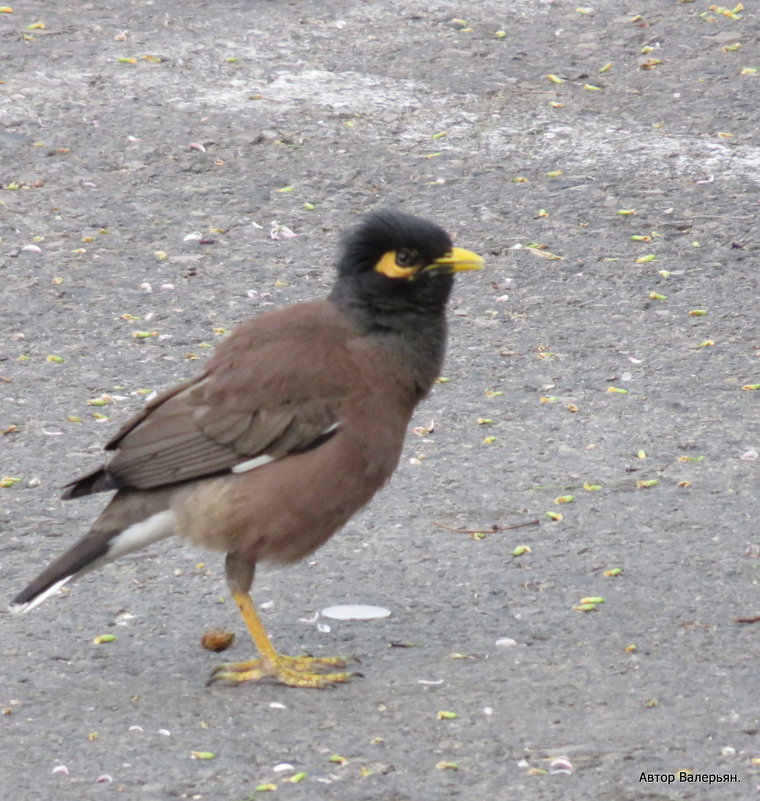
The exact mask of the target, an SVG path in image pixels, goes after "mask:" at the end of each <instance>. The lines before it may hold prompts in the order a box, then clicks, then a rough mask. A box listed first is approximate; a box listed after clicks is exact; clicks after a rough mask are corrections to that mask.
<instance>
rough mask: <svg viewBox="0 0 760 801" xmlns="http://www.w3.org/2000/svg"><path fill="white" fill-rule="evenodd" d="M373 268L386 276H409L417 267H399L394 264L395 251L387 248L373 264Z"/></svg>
mask: <svg viewBox="0 0 760 801" xmlns="http://www.w3.org/2000/svg"><path fill="white" fill-rule="evenodd" d="M375 270H376V271H377V272H379V273H382V274H383V275H386V276H388V278H411V276H412V275H414V273H416V272H417V267H415V266H412V267H401V266H400V265H398V264H396V251H395V250H389V251H388V252H387V253H383V255H382V256H381V258H380V260H379V261H378V263H377V264H376V265H375Z"/></svg>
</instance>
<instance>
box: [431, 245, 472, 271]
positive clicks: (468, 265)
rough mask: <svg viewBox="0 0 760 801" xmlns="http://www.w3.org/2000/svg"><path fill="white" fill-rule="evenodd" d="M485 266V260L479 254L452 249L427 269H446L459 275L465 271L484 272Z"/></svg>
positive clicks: (461, 249) (462, 249)
mask: <svg viewBox="0 0 760 801" xmlns="http://www.w3.org/2000/svg"><path fill="white" fill-rule="evenodd" d="M483 264H484V262H483V259H482V258H481V257H480V256H478V254H477V253H473V252H472V251H471V250H465V249H464V248H451V250H450V251H449V252H448V253H447V254H446V255H445V256H441V258H440V259H436V260H435V261H434V262H433V263H432V264H431V265H430V266H429V267H428V268H427V269H428V270H434V269H435V268H436V267H446V268H448V269H449V270H450V271H451V272H452V273H459V272H462V271H464V270H482V269H483Z"/></svg>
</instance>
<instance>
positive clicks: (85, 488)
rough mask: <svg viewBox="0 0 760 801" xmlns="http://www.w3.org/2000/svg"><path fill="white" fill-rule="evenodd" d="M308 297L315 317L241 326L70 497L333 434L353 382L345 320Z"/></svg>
mask: <svg viewBox="0 0 760 801" xmlns="http://www.w3.org/2000/svg"><path fill="white" fill-rule="evenodd" d="M305 305H306V306H307V307H309V306H316V307H317V311H318V312H319V313H318V314H317V315H316V317H317V320H312V319H310V318H309V315H308V314H307V315H301V317H304V316H305V318H306V319H301V320H299V321H298V323H297V324H296V325H289V324H288V322H287V318H286V316H285V315H284V314H280V313H278V312H274V313H269V314H266V315H263V316H262V318H254V319H253V320H250V321H248V322H247V323H244V324H243V325H242V326H240V327H239V328H238V329H237V330H236V331H235V332H234V333H233V334H232V335H231V336H230V337H229V339H227V340H225V341H224V342H223V343H222V344H221V345H220V346H219V347H218V348H217V351H216V352H215V354H214V356H213V357H212V358H211V359H210V360H209V362H208V365H207V367H206V370H205V371H204V373H203V374H201V375H200V376H199V377H198V378H196V379H194V380H193V381H191V382H188V383H187V384H184V385H181V386H179V387H175V388H173V389H171V390H169V391H167V392H165V393H163V394H162V395H159V396H158V397H157V398H155V399H154V400H153V401H152V402H151V403H149V404H148V405H147V406H146V407H145V409H144V410H143V411H142V412H140V413H139V414H138V415H136V416H135V417H134V418H132V419H131V420H130V421H129V422H128V423H127V424H126V425H125V426H124V427H123V428H122V429H121V431H119V433H118V434H117V435H116V436H115V437H114V438H113V439H112V440H111V441H110V442H109V443H108V445H107V446H106V447H107V449H109V450H113V451H114V455H113V457H112V458H111V460H110V461H109V462H108V463H107V464H106V465H105V466H104V467H103V468H102V472H101V471H96V473H94V474H91V475H90V476H86V477H85V478H83V479H80V480H79V481H78V482H74V483H73V486H72V489H70V490H69V491H68V492H67V493H66V496H65V497H76V496H78V495H82V494H88V493H89V492H93V491H98V490H101V489H114V488H122V487H132V488H136V489H150V488H155V487H161V486H165V485H168V484H176V483H178V482H181V481H187V480H190V479H196V478H202V477H203V476H210V475H214V474H219V473H222V472H225V471H229V470H232V471H233V472H242V471H244V470H248V469H253V468H255V467H258V466H260V465H263V464H265V463H266V462H268V461H271V460H273V459H277V458H280V457H282V456H285V455H287V454H289V453H295V452H299V451H304V450H308V449H310V448H313V447H316V446H317V445H319V444H321V443H322V442H323V441H325V440H326V439H329V437H330V436H332V434H333V433H335V432H336V431H337V429H338V428H339V425H340V416H341V411H342V407H343V401H344V398H345V396H346V394H347V393H348V392H349V391H350V388H351V384H350V381H349V380H348V379H347V376H346V371H345V370H344V369H343V368H341V366H340V365H341V364H345V360H346V351H345V347H344V343H345V337H346V330H345V325H344V324H342V323H341V322H340V321H334V324H333V329H330V328H329V325H328V323H329V322H330V321H331V319H332V318H331V316H330V315H328V316H327V318H326V319H322V318H323V317H324V316H325V315H324V313H323V312H324V310H323V309H320V306H322V305H324V304H317V303H315V304H305ZM312 316H314V315H312ZM264 318H266V322H267V325H266V326H265V327H263V328H262V326H261V325H260V323H259V322H258V321H259V320H260V319H261V320H262V321H263V320H264ZM326 327H327V331H328V332H330V333H329V335H327V336H326V335H325V331H326ZM317 331H318V332H319V337H318V338H317V337H316V333H317Z"/></svg>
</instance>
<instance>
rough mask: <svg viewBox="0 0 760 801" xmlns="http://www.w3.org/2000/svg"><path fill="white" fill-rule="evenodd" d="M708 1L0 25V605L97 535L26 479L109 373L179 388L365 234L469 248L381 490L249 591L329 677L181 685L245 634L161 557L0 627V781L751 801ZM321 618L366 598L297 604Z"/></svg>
mask: <svg viewBox="0 0 760 801" xmlns="http://www.w3.org/2000/svg"><path fill="white" fill-rule="evenodd" d="M45 5H47V6H48V7H47V8H45ZM745 5H746V6H747V9H745V10H744V11H738V12H735V13H733V14H732V13H731V12H730V11H728V12H727V13H723V12H722V11H721V10H720V9H718V10H712V11H711V10H709V8H708V6H709V3H708V2H707V0H702V2H699V0H698V1H697V2H693V3H689V2H675V0H668V1H667V2H665V1H664V0H660V2H654V0H645V1H644V2H642V3H639V4H638V5H637V6H628V5H623V4H620V3H618V2H614V0H598V2H596V3H595V4H594V5H593V8H589V9H583V8H577V7H576V6H575V4H574V3H571V2H539V1H538V0H524V2H518V1H517V0H513V1H512V2H509V3H505V2H503V1H501V2H496V0H480V1H479V2H477V3H474V2H460V3H456V2H449V0H438V2H435V3H433V4H432V5H431V4H429V5H428V6H424V4H423V5H420V4H419V3H418V4H414V3H411V2H408V0H382V1H381V0H365V2H348V0H335V2H331V3H320V2H316V1H313V2H309V1H308V0H291V1H290V2H286V1H285V0H283V1H282V2H279V1H277V0H271V1H270V2H264V1H263V0H259V2H256V0H246V2H242V1H240V2H232V1H231V0H227V1H226V2H225V0H220V2H216V3H213V4H210V5H209V4H200V3H192V2H189V1H188V0H178V1H177V2H175V3H172V4H163V3H151V2H135V1H134V0H125V1H124V2H121V3H116V2H113V0H104V2H98V3H88V4H79V3H74V2H68V3H66V2H64V3H59V4H55V5H53V4H40V3H32V2H25V0H19V2H16V3H13V6H14V12H13V13H2V14H0V81H2V83H0V124H1V127H0V185H2V186H3V188H4V189H3V191H0V237H2V239H1V240H0V254H1V255H0V298H1V299H2V300H1V304H2V319H1V320H0V358H1V359H3V361H2V362H0V379H2V383H0V404H1V406H0V430H2V432H3V434H4V436H0V449H1V450H0V476H5V477H7V478H11V479H13V478H18V479H20V481H19V482H18V483H15V485H14V486H12V487H8V488H4V489H0V563H1V567H2V571H3V582H2V586H3V590H4V594H5V595H6V596H7V597H8V598H10V597H11V596H12V595H13V594H15V593H16V592H17V591H18V590H19V589H20V588H21V587H22V586H23V585H24V583H25V581H26V580H27V579H28V578H30V577H31V575H32V574H34V573H35V572H36V571H37V569H38V568H39V567H40V566H41V565H42V564H43V563H45V562H46V561H47V560H48V559H50V558H51V557H52V556H53V555H54V554H56V553H58V552H60V551H61V550H62V549H63V548H64V547H65V546H66V545H68V544H69V543H71V542H72V541H73V540H74V539H75V538H76V537H78V536H80V535H81V534H82V533H83V532H84V531H85V530H86V528H87V525H88V522H89V521H91V520H92V519H93V517H94V515H95V514H96V513H97V510H98V509H99V508H100V505H101V503H102V500H101V499H94V500H88V501H81V502H77V503H71V504H62V503H61V502H59V501H58V500H57V498H58V493H59V487H60V486H61V485H62V484H63V483H64V482H65V481H66V480H68V479H70V478H72V477H74V476H76V475H77V474H79V473H80V472H82V471H84V470H87V469H88V468H91V467H93V466H95V465H96V464H97V463H98V460H99V458H100V457H99V452H98V451H99V446H100V445H102V443H103V442H104V441H105V440H106V438H107V437H108V436H109V435H110V434H111V433H113V432H114V430H115V429H116V427H117V426H118V425H119V423H120V422H121V421H123V420H124V419H125V418H126V417H127V416H128V415H130V414H131V413H133V412H134V411H135V410H136V409H138V408H139V406H140V404H141V402H142V397H143V395H141V392H143V391H144V390H145V389H160V388H162V387H165V386H168V385H170V384H172V383H174V382H175V381H177V380H178V379H180V378H181V377H183V376H187V375H189V374H191V373H192V372H194V370H195V369H197V366H198V365H197V364H196V363H194V362H193V359H195V358H196V357H197V358H201V359H202V358H204V357H205V355H206V354H207V353H208V350H207V348H208V346H210V345H212V344H213V343H214V341H216V340H218V338H219V336H220V335H221V334H220V331H221V330H222V329H228V328H230V327H231V326H233V325H234V324H235V323H236V322H238V321H239V320H241V319H243V318H245V317H247V316H249V315H251V314H255V313H256V312H257V311H259V310H260V309H262V308H264V307H266V306H269V305H276V306H279V305H283V304H285V303H288V302H291V301H295V300H299V299H303V298H307V297H315V296H320V295H322V294H324V292H325V291H326V289H327V287H328V286H329V284H330V281H331V259H332V255H333V254H334V252H335V248H336V242H337V238H338V235H339V233H340V231H341V230H343V229H344V228H345V227H346V226H347V225H349V224H351V223H352V222H353V221H354V220H355V219H356V217H357V215H358V214H359V213H360V212H362V211H365V210H367V209H369V208H373V207H377V206H382V205H397V204H398V205H401V206H403V207H404V208H405V209H407V210H409V211H413V212H417V213H421V214H424V215H426V216H429V217H431V218H433V219H435V220H437V221H439V222H440V223H441V224H443V225H445V226H446V227H447V228H448V229H449V230H450V231H451V232H452V233H453V234H455V235H456V239H457V241H458V242H459V244H461V245H463V246H465V247H470V248H473V249H475V250H478V251H479V252H481V253H482V254H483V255H484V256H486V257H487V259H488V269H487V270H486V271H484V272H483V273H480V274H477V275H467V276H464V278H463V279H462V280H461V281H460V282H459V286H458V289H457V292H456V297H455V299H454V301H453V304H452V325H451V343H450V356H449V359H448V362H447V366H446V372H445V375H446V377H447V378H448V379H449V381H448V382H447V383H442V384H440V385H438V386H437V387H436V390H435V392H434V394H433V396H432V398H431V399H430V400H429V401H428V402H427V403H426V404H425V406H424V407H423V408H421V409H420V410H419V413H418V414H417V415H416V419H415V426H428V425H429V423H430V421H431V420H434V421H435V426H434V431H433V432H432V433H430V434H429V435H428V436H415V434H414V433H412V432H410V435H409V442H408V448H407V452H406V454H405V457H404V459H403V463H402V465H401V467H400V469H399V472H398V474H397V476H396V477H395V479H394V481H393V482H392V484H391V485H390V486H389V488H388V489H387V490H386V491H385V492H384V493H383V494H382V495H381V496H380V497H379V498H378V499H377V500H376V501H375V502H374V503H373V504H372V506H371V507H370V508H369V509H368V510H367V511H365V512H364V513H363V514H362V515H361V516H359V517H357V518H356V519H355V520H354V521H353V522H352V523H351V524H350V525H349V526H348V527H347V529H346V531H345V532H344V533H343V534H341V535H340V536H338V537H336V538H334V539H333V540H332V542H331V543H330V544H329V545H328V546H327V547H325V548H324V549H323V550H322V551H320V552H319V553H318V554H316V557H315V558H314V559H313V560H311V561H309V562H308V563H303V564H301V565H299V566H297V567H295V568H292V569H289V570H287V571H282V572H269V573H266V572H264V573H262V575H261V576H260V577H259V579H258V581H257V585H256V597H257V599H258V601H259V602H262V603H266V602H271V606H269V607H268V608H267V609H266V612H265V619H266V623H267V625H268V626H269V628H270V630H271V631H272V633H273V635H274V637H275V640H276V642H277V643H278V644H279V645H280V646H281V647H282V648H283V649H284V650H286V651H288V650H289V651H296V652H297V651H303V650H310V651H312V652H314V653H335V652H353V653H357V654H358V655H360V656H361V658H362V661H363V668H362V669H363V672H364V673H365V678H364V679H363V680H357V681H355V682H354V683H352V684H351V685H349V686H344V687H341V688H339V689H336V690H334V691H329V692H308V691H297V690H288V689H286V688H282V687H280V686H276V685H266V684H262V685H259V686H248V687H244V688H239V689H237V690H229V689H225V688H219V687H213V688H210V689H206V688H205V687H204V681H205V678H206V674H207V672H208V671H209V670H210V668H211V667H212V666H213V665H214V664H215V663H216V662H217V661H218V657H217V656H216V655H214V654H211V653H209V652H207V651H204V650H202V649H201V648H200V646H199V644H198V641H199V637H200V635H201V633H202V631H203V630H205V629H206V628H207V627H209V626H212V625H223V626H227V627H231V628H234V629H236V630H238V632H239V633H241V634H242V632H240V628H241V626H240V623H239V621H238V619H237V614H236V610H234V608H233V606H232V604H231V603H230V602H229V601H226V600H225V587H224V581H223V575H222V567H221V563H220V559H219V558H217V557H216V556H212V555H206V554H201V553H199V552H197V551H193V550H191V549H190V548H188V547H179V546H177V545H176V544H173V543H164V544H162V545H160V546H156V547H154V548H153V549H151V550H150V551H149V552H146V553H144V554H142V555H140V556H137V557H132V558H128V559H125V560H124V561H123V562H122V563H120V564H117V565H114V566H112V567H109V568H108V569H106V570H104V571H102V572H101V573H100V574H96V575H93V576H92V577H89V578H87V579H86V580H84V581H82V582H81V583H80V584H79V585H77V586H75V587H74V588H72V590H71V591H70V593H68V594H67V595H66V596H65V597H62V598H56V599H54V600H51V601H49V602H47V603H46V604H45V605H44V606H43V607H41V608H40V609H38V610H36V611H35V612H34V613H32V614H31V615H29V616H25V617H23V618H10V617H8V616H3V617H2V618H0V637H1V639H2V645H1V646H0V652H1V653H2V661H0V681H1V683H2V690H1V691H0V707H2V708H3V712H4V716H3V717H2V718H0V726H1V727H2V758H1V759H0V799H3V801H5V800H6V799H8V800H9V801H10V800H12V801H31V799H52V798H56V799H58V800H59V801H70V800H73V799H76V800H77V801H88V800H89V799H101V798H106V797H116V796H115V795H114V794H115V793H120V795H119V796H118V797H126V798H136V799H145V801H169V800H170V799H180V798H193V799H215V800H216V799H229V801H243V799H250V798H258V797H259V796H261V797H266V793H267V792H268V791H267V790H265V789H261V790H259V791H257V789H256V788H257V787H260V786H266V785H271V786H276V790H272V791H271V795H272V797H276V798H281V799H284V800H287V801H299V799H315V798H324V799H335V800H336V801H429V799H449V798H452V799H453V798H467V799H478V800H479V799H496V801H506V799H509V800H510V801H512V799H521V801H533V800H534V799H535V800H536V801H543V800H544V799H547V800H548V799H563V801H568V800H569V801H574V799H590V798H593V799H597V800H598V801H625V800H626V799H663V801H664V799H668V800H672V799H708V798H709V799H748V798H754V797H756V796H758V794H760V738H759V736H758V732H759V730H760V713H759V712H758V685H759V683H760V670H759V669H758V636H759V635H760V624H758V623H755V624H752V623H741V622H737V621H738V620H740V619H752V618H753V617H755V616H757V615H760V601H759V600H758V581H759V580H760V558H758V556H760V535H759V534H758V525H757V521H758V515H759V512H760V506H759V502H758V488H759V487H758V469H759V462H758V452H760V406H759V405H758V404H759V402H760V390H758V391H754V390H753V389H752V388H751V387H752V386H753V385H758V384H760V331H759V329H758V317H757V302H758V279H757V270H758V249H759V247H760V231H759V229H758V183H759V182H760V149H759V148H758V140H757V132H758V126H759V123H760V115H759V113H758V108H759V107H760V83H758V82H759V81H760V41H759V39H758V30H759V27H760V26H758V18H757V15H756V13H755V12H754V11H753V9H752V8H751V6H752V5H754V4H753V3H750V2H746V3H745ZM712 8H713V9H716V8H717V7H715V6H713V7H712ZM37 22H43V23H44V25H45V27H44V29H40V28H37V29H35V28H34V27H32V28H30V27H29V26H33V24H34V23H37ZM125 59H126V61H125ZM549 76H556V77H555V78H554V79H553V80H552V78H551V77H549ZM562 81H564V82H562ZM621 212H626V213H621ZM634 212H635V213H634ZM283 226H285V227H286V228H287V229H289V230H290V231H292V232H295V233H296V234H297V237H296V238H289V237H288V236H287V231H286V230H284V229H283V228H282V227H283ZM194 232H199V233H200V234H201V235H202V237H203V240H204V241H206V242H207V244H200V243H199V242H198V241H197V239H195V240H193V239H189V240H188V239H187V237H188V235H190V234H193V233H194ZM632 237H640V238H643V239H639V240H638V241H636V240H634V239H633V238H632ZM30 246H31V248H30ZM520 246H522V247H520ZM551 254H554V255H555V256H557V257H561V258H557V259H555V258H553V256H552V255H551ZM702 312H706V313H704V314H703V313H702ZM135 331H143V332H150V333H153V332H155V334H156V335H155V336H149V337H147V338H144V339H138V338H135V337H134V336H133V332H135ZM50 357H54V358H53V359H52V360H51V358H50ZM623 390H625V392H623ZM103 395H106V396H108V397H110V398H111V399H112V400H113V403H109V404H107V405H105V406H92V405H88V401H92V399H98V398H101V396H103ZM101 416H105V417H106V418H107V419H105V420H101V419H100V417H101ZM77 419H79V421H77V422H74V421H75V420H77ZM483 420H489V421H492V422H482V421H483ZM655 482H656V483H655ZM4 483H13V482H12V481H6V482H4ZM592 487H597V488H596V489H592ZM560 496H574V501H573V502H571V503H565V504H556V503H555V499H557V498H558V497H560ZM547 512H551V513H555V514H557V513H561V515H562V517H563V519H561V520H555V521H552V520H551V519H549V517H547V515H546V513H547ZM532 520H540V524H539V525H537V526H533V527H526V528H521V529H513V530H501V531H496V532H493V533H488V534H485V535H470V534H466V533H456V532H455V531H453V530H451V529H452V528H459V527H461V528H464V529H467V530H476V531H489V530H490V529H491V528H492V527H493V526H504V525H514V524H518V523H525V522H529V521H532ZM436 522H437V523H442V524H444V525H445V526H448V527H449V528H441V527H439V526H437V525H435V523H436ZM520 545H528V546H530V549H531V551H530V552H526V553H524V554H523V555H522V556H517V557H516V556H513V552H514V550H515V548H516V547H517V546H520ZM617 569H620V570H622V573H620V574H619V575H610V574H609V571H612V572H613V574H614V573H615V572H617ZM594 596H603V597H604V598H605V599H606V602H605V603H604V604H600V605H599V606H598V607H597V609H596V611H592V612H586V613H584V612H581V611H576V610H575V609H574V607H575V606H578V605H579V603H580V601H581V599H582V598H584V597H594ZM345 602H361V603H374V604H380V605H382V606H385V607H387V608H389V609H390V610H391V611H392V615H391V617H389V618H387V619H385V620H382V621H372V622H362V623H360V622H354V623H333V624H332V625H331V629H330V631H326V630H320V629H319V628H318V627H317V625H315V623H314V622H313V621H312V622H304V621H309V620H310V619H313V615H314V612H316V611H317V610H320V609H323V608H324V607H326V606H329V605H332V604H335V603H345ZM322 622H324V621H323V620H321V621H320V623H322ZM108 633H115V634H116V635H118V636H117V639H116V640H115V641H113V642H111V643H108V644H101V645H95V644H93V639H94V638H95V637H96V636H98V635H101V634H108ZM505 638H509V639H512V640H514V642H515V643H516V644H515V645H513V646H512V647H505V644H504V642H501V643H499V644H497V641H499V640H502V641H503V640H504V639H505ZM394 644H395V645H396V646H398V645H399V644H406V645H410V644H411V645H413V647H405V648H402V647H393V646H394ZM229 653H230V654H231V657H232V658H239V659H243V658H246V657H247V656H248V655H249V653H250V649H249V646H248V644H247V642H246V641H245V638H244V637H242V636H241V637H240V638H239V639H238V642H237V644H236V645H235V647H234V649H233V650H232V651H231V652H229ZM456 654H458V655H460V656H461V655H466V658H454V657H453V656H452V655H456ZM441 711H445V712H453V713H456V714H457V715H458V717H456V718H454V719H449V718H447V717H446V716H444V719H439V717H440V716H439V713H440V712H441ZM193 752H210V753H211V754H214V755H215V757H214V758H213V759H193V758H192V754H193ZM196 756H197V754H196ZM559 758H564V759H559ZM558 759H559V761H557V760H558ZM344 760H345V761H344ZM282 764H289V765H291V766H292V769H287V768H286V769H281V770H278V767H277V766H281V765H282ZM455 764H456V765H457V766H458V767H459V770H454V769H453V768H454V765H455ZM679 771H692V772H694V773H696V774H714V775H717V776H720V777H722V778H726V777H727V778H728V779H729V781H728V782H720V783H719V784H718V783H714V784H712V785H711V786H710V785H708V784H707V783H706V782H705V781H687V780H683V781H682V780H680V777H679ZM300 773H305V774H306V777H305V778H303V780H302V781H300V782H295V781H290V780H291V779H293V778H294V777H296V776H297V774H300ZM642 773H643V774H645V775H644V777H643V780H642ZM652 774H674V781H673V783H671V784H667V783H665V782H663V781H656V780H654V777H653V776H652Z"/></svg>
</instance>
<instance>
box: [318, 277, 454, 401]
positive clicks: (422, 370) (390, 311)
mask: <svg viewBox="0 0 760 801" xmlns="http://www.w3.org/2000/svg"><path fill="white" fill-rule="evenodd" d="M329 299H330V301H332V302H333V303H334V304H335V305H336V306H337V307H338V308H339V309H340V311H341V312H342V313H343V314H345V315H346V317H347V318H348V319H349V320H350V321H351V322H352V324H353V325H354V326H355V327H356V329H357V331H358V332H359V333H360V334H362V335H363V336H367V337H370V338H371V339H372V340H374V341H375V342H376V343H377V344H378V345H380V346H381V347H384V348H386V349H387V350H388V351H389V352H390V355H391V357H393V358H395V359H398V361H399V362H400V363H402V364H403V365H404V366H405V367H407V368H408V372H409V374H410V375H411V376H412V377H413V381H414V384H415V388H414V392H415V395H416V397H417V399H420V398H422V397H424V396H425V395H427V394H428V392H429V391H430V388H431V387H432V385H433V382H434V381H435V379H436V378H437V377H438V376H439V375H440V371H441V366H442V364H443V357H444V354H445V350H446V310H445V307H441V305H440V303H438V304H436V306H435V307H432V306H428V305H427V304H425V303H422V304H410V303H408V302H406V301H405V299H404V300H403V301H402V299H400V298H393V299H391V298H382V299H381V300H380V302H378V298H377V297H374V298H372V299H371V300H370V299H364V298H363V297H362V295H361V294H358V293H356V292H355V291H349V292H343V291H341V289H340V285H336V287H335V288H334V289H333V291H332V293H331V294H330V297H329Z"/></svg>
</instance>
